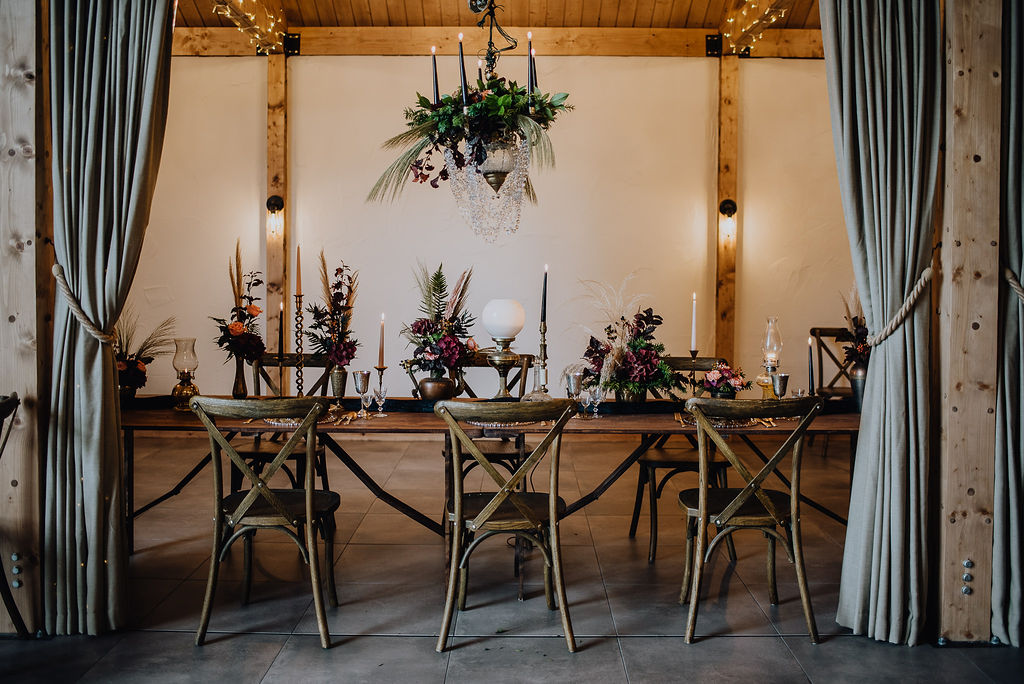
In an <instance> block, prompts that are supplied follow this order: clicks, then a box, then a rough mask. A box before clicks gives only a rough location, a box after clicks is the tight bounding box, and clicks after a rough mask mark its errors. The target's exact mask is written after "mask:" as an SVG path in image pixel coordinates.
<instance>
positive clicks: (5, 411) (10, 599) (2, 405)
mask: <svg viewBox="0 0 1024 684" xmlns="http://www.w3.org/2000/svg"><path fill="white" fill-rule="evenodd" d="M20 405H21V399H19V398H18V395H17V393H14V394H11V395H10V396H0V433H3V439H2V440H0V458H2V457H3V455H4V447H6V446H7V439H8V438H9V437H10V436H11V430H12V429H13V428H14V420H15V417H16V416H17V414H18V406H20ZM8 418H10V419H11V420H10V422H9V423H7V430H6V431H4V430H3V424H4V422H5V421H7V419H8ZM0 595H3V600H4V607H5V608H7V614H8V615H10V616H11V622H13V623H14V629H15V631H17V633H18V637H19V638H21V639H27V638H28V637H29V634H28V628H27V627H26V626H25V620H23V619H22V617H21V611H20V610H18V604H17V603H15V601H14V594H13V592H11V585H10V583H9V582H8V580H7V572H6V571H5V570H4V565H3V559H0Z"/></svg>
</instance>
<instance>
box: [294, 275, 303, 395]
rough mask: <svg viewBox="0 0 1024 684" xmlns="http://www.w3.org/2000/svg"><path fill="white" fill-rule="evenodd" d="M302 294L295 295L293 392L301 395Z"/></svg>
mask: <svg viewBox="0 0 1024 684" xmlns="http://www.w3.org/2000/svg"><path fill="white" fill-rule="evenodd" d="M302 332H303V327H302V295H301V294H297V295H295V394H296V396H299V397H301V396H302V365H303V364H302Z"/></svg>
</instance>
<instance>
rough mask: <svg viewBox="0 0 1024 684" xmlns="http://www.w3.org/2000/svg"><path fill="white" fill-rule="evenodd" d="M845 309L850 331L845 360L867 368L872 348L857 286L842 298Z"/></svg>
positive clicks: (844, 350) (844, 352)
mask: <svg viewBox="0 0 1024 684" xmlns="http://www.w3.org/2000/svg"><path fill="white" fill-rule="evenodd" d="M840 296H842V295H840ZM842 299H843V308H844V309H845V310H846V315H845V316H843V319H844V320H845V321H846V328H847V329H848V330H849V331H850V339H849V340H848V341H849V342H850V344H847V345H843V354H844V355H845V357H844V358H845V360H846V361H849V362H851V363H854V364H860V365H862V366H866V365H867V364H868V359H869V358H870V356H871V347H870V346H869V345H868V325H867V321H866V320H865V319H864V310H863V308H862V307H861V304H860V296H859V295H858V293H857V285H856V284H854V285H853V287H851V288H850V293H849V295H848V297H842Z"/></svg>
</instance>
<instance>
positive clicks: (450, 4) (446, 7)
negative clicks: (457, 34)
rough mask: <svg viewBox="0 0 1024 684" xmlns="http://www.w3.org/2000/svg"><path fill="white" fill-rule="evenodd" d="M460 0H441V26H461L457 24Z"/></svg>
mask: <svg viewBox="0 0 1024 684" xmlns="http://www.w3.org/2000/svg"><path fill="white" fill-rule="evenodd" d="M461 4H462V3H461V2H460V0H441V24H440V25H441V26H461V24H459V23H458V22H459V5H461Z"/></svg>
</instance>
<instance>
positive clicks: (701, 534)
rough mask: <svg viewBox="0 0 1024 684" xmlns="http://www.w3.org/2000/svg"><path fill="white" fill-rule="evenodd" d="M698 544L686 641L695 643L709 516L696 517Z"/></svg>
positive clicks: (694, 556) (691, 584) (695, 554)
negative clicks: (694, 635)
mask: <svg viewBox="0 0 1024 684" xmlns="http://www.w3.org/2000/svg"><path fill="white" fill-rule="evenodd" d="M693 520H694V522H695V524H696V528H697V529H696V530H695V532H696V535H697V544H696V548H695V549H694V550H693V579H692V580H691V583H690V615H689V617H688V618H687V620H686V643H688V644H692V643H693V633H694V632H695V631H696V628H697V604H698V603H699V602H700V581H701V578H702V577H703V575H704V547H705V546H707V540H708V521H707V518H694V519H693Z"/></svg>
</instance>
